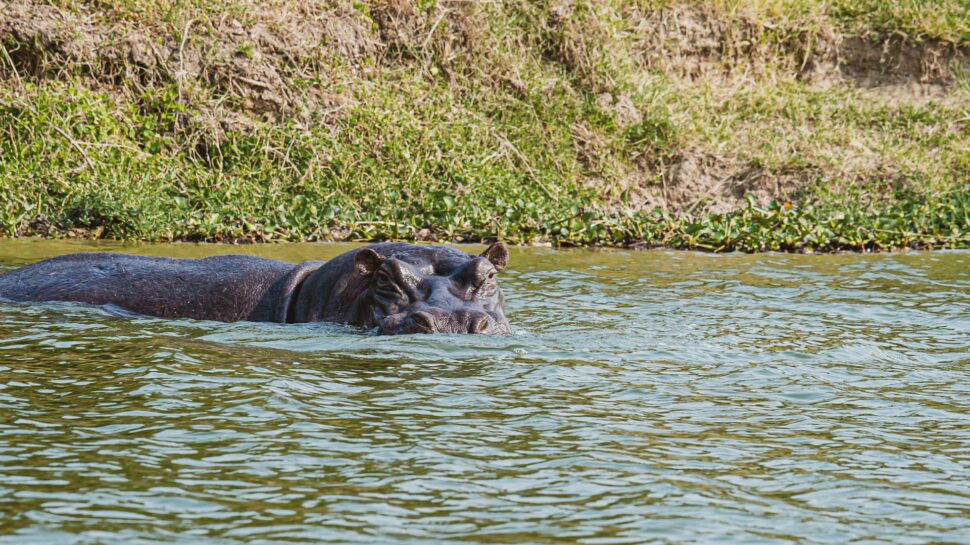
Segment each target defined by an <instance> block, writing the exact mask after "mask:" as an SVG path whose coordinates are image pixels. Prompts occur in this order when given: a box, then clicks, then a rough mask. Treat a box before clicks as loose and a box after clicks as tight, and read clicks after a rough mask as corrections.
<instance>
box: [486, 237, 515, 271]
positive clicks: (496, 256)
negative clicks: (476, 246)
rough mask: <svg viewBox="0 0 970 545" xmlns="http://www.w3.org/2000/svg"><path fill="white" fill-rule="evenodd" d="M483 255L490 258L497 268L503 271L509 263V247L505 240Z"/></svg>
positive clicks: (492, 246) (489, 248)
mask: <svg viewBox="0 0 970 545" xmlns="http://www.w3.org/2000/svg"><path fill="white" fill-rule="evenodd" d="M482 257H484V258H485V259H487V260H489V261H490V262H491V263H492V265H494V266H495V270H497V271H501V270H502V269H504V268H505V267H506V266H507V265H508V264H509V247H508V246H506V245H505V243H504V242H502V241H498V242H496V243H495V244H492V245H491V246H489V247H488V249H486V250H485V251H484V252H482Z"/></svg>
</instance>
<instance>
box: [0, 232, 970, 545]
mask: <svg viewBox="0 0 970 545" xmlns="http://www.w3.org/2000/svg"><path fill="white" fill-rule="evenodd" d="M109 247H110V245H109ZM122 248H123V250H124V251H132V252H137V253H145V254H155V255H176V256H199V255H205V254H209V253H216V252H220V253H226V252H233V251H249V252H254V253H258V254H259V255H264V256H275V257H279V258H281V259H287V260H290V261H299V260H302V259H319V258H329V257H332V256H333V255H336V254H337V253H340V252H342V251H344V250H346V249H348V246H334V245H292V246H281V245H274V246H258V247H251V248H238V247H211V246H209V247H205V246H202V247H200V246H190V245H169V246H130V247H122ZM92 249H105V247H104V246H94V245H90V244H79V243H73V244H67V243H52V242H37V241H3V242H0V264H3V265H8V266H9V265H21V264H24V263H28V262H31V261H35V260H38V259H41V258H43V257H49V256H51V255H55V254H59V253H66V252H70V251H80V250H92ZM503 285H504V286H505V289H506V292H507V298H508V301H509V309H508V315H509V317H510V318H511V320H512V321H513V324H514V325H515V327H516V329H517V332H516V335H514V336H512V337H497V338H489V337H477V336H406V337H377V336H373V335H370V334H366V333H362V332H360V331H357V330H354V329H349V328H345V327H342V326H336V325H329V324H310V325H290V326H284V325H270V324H255V323H237V324H220V323H211V322H193V321H163V320H156V319H148V318H138V317H136V318H131V317H125V316H119V315H118V313H117V312H110V311H104V310H101V309H95V308H89V307H84V306H80V305H73V304H52V305H40V306H26V305H21V304H14V303H0V322H2V323H0V543H3V544H8V543H9V544H25V543H38V544H41V543H43V544H57V543H112V544H114V543H117V544H122V543H125V544H127V543H140V542H152V543H157V542H178V543H195V542H205V543H218V544H235V543H270V542H290V543H311V542H312V543H320V542H339V543H348V542H363V543H374V542H380V543H422V542H423V543H428V542H434V543H447V542H455V543H457V542H462V543H471V542H476V543H478V542H480V543H590V544H606V543H641V542H645V541H653V542H669V543H695V542H697V543H700V542H703V543H710V542H733V543H790V542H800V543H848V542H859V543H875V542H879V543H928V542H950V543H958V542H963V543H966V542H967V540H968V538H967V536H970V521H968V512H970V365H968V364H970V253H966V252H949V253H913V254H891V255H868V256H866V255H841V256H783V255H761V256H747V255H725V256H713V255H704V254H694V253H683V252H659V251H658V252H640V253H636V252H621V251H561V252H557V251H553V250H514V251H513V255H512V264H511V268H510V270H509V271H508V274H505V279H504V283H503Z"/></svg>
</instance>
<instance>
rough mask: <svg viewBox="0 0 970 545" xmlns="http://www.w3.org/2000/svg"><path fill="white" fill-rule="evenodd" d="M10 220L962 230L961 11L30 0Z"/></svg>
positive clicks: (230, 226)
mask: <svg viewBox="0 0 970 545" xmlns="http://www.w3.org/2000/svg"><path fill="white" fill-rule="evenodd" d="M0 43H2V45H3V49H2V50H0V78H2V79H0V229H2V230H3V233H4V234H6V235H7V236H15V235H43V236H93V237H111V238H126V239H145V240H219V241H239V240H306V239H310V240H330V239H359V240H373V239H384V238H393V239H417V240H479V239H483V238H503V239H506V240H509V241H511V242H519V243H529V242H536V241H548V242H553V243H562V244H609V245H648V246H649V245H668V246H675V247H687V248H703V249H709V250H733V249H738V250H745V251H759V250H768V249H782V250H815V251H825V250H840V249H855V250H859V249H889V248H894V247H966V246H970V216H968V214H970V211H968V210H970V88H968V84H967V81H968V79H967V77H968V74H970V5H968V4H967V2H966V1H965V0H952V1H945V0H944V1H940V2H917V1H916V0H910V1H906V2H896V3H893V4H891V5H887V3H884V2H876V1H874V0H873V1H871V2H848V1H841V0H838V1H834V2H817V1H809V0H777V1H764V2H759V3H747V2H746V3H741V2H728V1H706V2H691V3H682V2H661V1H648V0H638V1H633V0H628V1H619V0H616V1H606V2H583V1H560V2H557V1H552V2H526V1H505V2H489V3H477V2H448V1H444V0H442V1H423V2H416V1H409V0H373V1H364V2H342V1H327V2H315V3H310V4H306V3H300V4H299V5H297V4H296V3H292V2H283V1H279V0H276V1H269V2H259V3H257V2H254V1H251V0H222V1H220V2H201V1H175V0H172V1H167V2H148V1H146V0H100V1H80V0H51V1H46V2H39V1H33V2H25V1H19V0H18V1H15V2H13V3H12V4H11V8H10V9H8V10H6V11H4V12H0Z"/></svg>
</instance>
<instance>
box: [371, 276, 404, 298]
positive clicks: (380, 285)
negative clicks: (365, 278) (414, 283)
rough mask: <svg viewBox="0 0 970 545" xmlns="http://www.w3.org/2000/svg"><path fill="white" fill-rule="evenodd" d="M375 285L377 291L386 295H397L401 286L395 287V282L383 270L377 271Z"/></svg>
mask: <svg viewBox="0 0 970 545" xmlns="http://www.w3.org/2000/svg"><path fill="white" fill-rule="evenodd" d="M375 287H376V288H377V291H379V292H381V293H383V294H386V295H398V294H400V293H401V288H399V287H397V284H396V283H395V282H394V280H392V279H391V276H390V275H389V274H387V272H385V271H377V278H376V282H375Z"/></svg>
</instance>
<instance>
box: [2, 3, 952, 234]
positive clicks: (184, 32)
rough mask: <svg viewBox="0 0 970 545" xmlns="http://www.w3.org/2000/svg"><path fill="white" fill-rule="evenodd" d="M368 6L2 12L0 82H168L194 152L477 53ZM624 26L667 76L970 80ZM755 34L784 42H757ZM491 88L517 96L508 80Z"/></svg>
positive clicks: (717, 200)
mask: <svg viewBox="0 0 970 545" xmlns="http://www.w3.org/2000/svg"><path fill="white" fill-rule="evenodd" d="M369 7H370V10H369V12H368V14H366V15H365V14H364V13H363V12H362V11H360V10H358V9H353V8H352V7H349V6H348V5H343V4H336V5H329V4H328V6H326V7H321V6H319V5H314V6H312V7H308V6H306V5H304V4H303V3H298V2H282V3H275V4H273V5H272V6H270V7H267V8H266V9H254V10H253V12H252V13H248V14H247V17H248V18H247V20H246V22H245V24H244V23H243V22H240V21H238V20H236V19H233V18H222V19H220V20H215V21H206V22H205V24H204V25H203V24H202V23H199V22H195V21H187V22H186V23H185V24H184V27H183V28H180V29H178V30H177V31H172V30H171V29H168V28H143V27H139V26H138V25H137V24H136V23H134V22H124V23H120V22H111V23H106V22H103V21H102V20H101V19H99V18H98V17H97V16H96V14H92V13H88V12H80V13H79V12H76V11H68V10H60V9H58V8H56V7H53V6H51V5H48V4H46V3H41V2H31V1H16V2H8V3H7V4H6V5H5V6H4V8H3V10H2V11H0V44H2V45H3V46H4V48H5V49H6V52H7V54H8V55H9V56H5V55H2V52H0V82H2V81H8V82H9V81H17V82H20V81H23V80H35V81H37V80H45V79H65V78H77V79H80V80H81V81H83V82H84V85H87V86H88V87H90V88H91V89H93V90H97V91H100V92H104V93H106V94H108V95H110V96H118V97H122V98H125V99H128V100H132V99H135V100H137V97H138V95H139V94H140V93H141V92H142V91H143V90H144V89H150V88H158V87H168V88H170V89H174V90H175V92H176V93H177V95H178V100H179V101H183V102H185V103H186V104H189V105H191V106H192V108H190V109H189V111H191V112H193V113H192V114H191V116H186V119H184V120H183V121H184V125H185V126H186V127H188V128H190V129H191V130H194V131H196V132H197V133H198V134H199V139H200V141H201V142H202V143H203V144H204V143H205V142H208V141H212V140H218V139H219V138H221V137H222V135H223V134H224V133H225V131H228V130H234V131H243V132H245V131H247V128H248V127H251V126H252V125H253V124H254V123H260V122H269V123H275V122H280V121H284V120H286V121H287V122H296V123H307V124H308V123H310V122H311V121H312V122H314V123H324V124H326V123H328V120H330V121H332V120H335V119H338V118H339V117H340V116H341V115H342V112H343V111H345V110H346V109H347V107H348V106H349V105H351V104H353V102H354V96H353V93H352V92H340V91H330V90H329V89H331V88H332V87H333V86H330V85H327V82H330V81H332V80H334V79H335V78H338V77H339V75H337V74H338V73H339V72H340V71H341V70H350V71H354V72H355V73H357V74H358V75H361V76H362V77H366V76H367V73H368V70H374V69H375V68H374V67H375V66H380V65H381V63H386V62H397V61H399V60H400V61H404V62H406V61H407V60H408V59H417V58H419V57H420V56H421V55H422V51H423V50H424V48H425V47H427V46H429V44H430V46H431V47H434V48H436V51H437V52H438V53H439V54H438V55H437V57H438V58H439V59H441V60H440V63H441V68H442V69H443V70H444V71H445V73H446V74H448V75H451V74H452V73H453V72H456V71H460V70H463V69H467V67H465V66H463V63H462V58H463V55H464V54H465V53H467V52H469V51H473V50H474V49H475V48H476V47H477V39H476V36H475V32H476V25H475V22H474V15H475V9H477V8H476V7H475V5H474V3H470V2H461V1H455V2H442V3H441V4H440V6H439V8H437V11H432V12H421V11H419V10H416V9H415V7H414V5H413V4H412V3H411V2H410V1H409V0H381V1H375V2H371V3H370V6H369ZM575 11H576V10H574V9H573V7H572V2H569V1H560V2H558V3H555V4H554V5H553V7H552V9H551V10H550V20H549V21H548V25H549V26H550V28H551V29H553V30H554V31H557V32H559V34H557V36H558V38H557V39H558V41H557V42H555V43H556V48H557V49H556V50H555V51H552V52H550V54H552V55H553V56H554V57H555V60H557V62H560V63H562V64H563V65H565V66H566V67H567V68H570V67H572V68H573V69H575V70H577V71H580V72H582V67H583V66H584V63H587V62H588V61H589V59H590V58H591V57H592V56H594V55H596V54H608V53H609V52H605V53H604V52H602V51H601V52H596V51H591V50H590V47H591V46H590V45H588V44H587V43H586V42H585V41H583V40H582V39H579V38H577V39H576V40H575V41H573V42H570V41H569V39H570V36H574V37H575V36H582V28H579V27H577V26H576V25H575V24H573V23H571V22H570V21H571V19H570V18H572V17H575V16H576V15H575V13H574V12H575ZM627 15H628V16H629V17H630V20H633V21H637V23H636V24H635V26H634V27H633V28H634V32H635V34H636V37H637V45H638V47H637V53H638V55H639V60H640V62H641V63H642V65H643V67H644V68H645V69H647V70H649V71H653V72H660V73H663V74H666V75H668V76H670V77H672V78H681V79H685V80H695V79H698V78H719V77H723V78H731V79H737V78H742V79H744V78H749V79H758V78H769V77H772V78H773V77H779V75H781V77H794V78H796V79H798V80H801V81H805V82H808V83H809V84H812V85H818V86H827V85H833V84H839V85H850V86H854V87H857V88H860V89H863V90H865V92H867V93H871V94H872V95H873V96H874V97H875V98H877V99H880V100H887V101H893V102H911V103H919V102H922V101H925V100H928V99H934V100H947V98H948V97H949V95H950V93H951V91H952V89H953V87H954V85H955V83H956V81H957V76H958V75H960V74H963V75H970V49H968V48H965V47H956V46H953V45H946V44H941V43H936V42H932V41H929V42H923V43H908V42H905V41H901V40H900V39H897V38H892V39H889V40H887V41H884V42H882V43H872V42H870V41H868V40H866V39H864V38H859V37H851V36H843V35H842V34H840V32H839V31H838V30H837V29H834V28H832V27H831V26H830V25H827V24H826V23H824V22H820V21H810V22H802V23H799V24H802V25H804V26H802V27H795V26H793V27H791V28H783V29H779V28H769V27H766V26H765V25H763V24H762V23H761V22H759V21H756V20H754V19H752V18H749V17H748V16H746V15H745V14H744V13H743V12H741V13H736V14H725V13H720V12H717V11H716V10H714V9H713V8H708V7H699V6H687V5H674V6H671V7H669V8H667V9H663V10H660V11H652V12H639V11H637V10H636V9H635V8H631V10H630V12H629V13H628V14H627ZM809 23H810V24H809ZM792 24H793V25H794V24H795V23H792ZM570 25H572V26H570ZM567 30H568V32H567ZM594 31H595V32H600V31H602V32H605V30H603V29H593V30H592V31H591V32H594ZM570 32H571V33H572V34H570ZM766 33H775V34H776V35H779V36H785V38H784V39H782V40H780V41H779V40H766V39H764V37H765V35H766ZM766 44H774V45H766ZM779 44H780V45H779ZM11 64H12V66H11ZM580 76H582V77H581V78H580V80H581V81H587V80H588V81H587V83H589V86H588V90H589V91H592V92H593V93H594V96H596V99H595V101H596V103H597V104H598V105H599V106H600V107H601V108H602V109H604V110H606V111H611V112H613V113H614V115H615V118H616V121H617V124H618V125H620V126H621V127H626V126H629V125H633V124H635V123H637V122H639V121H640V120H641V118H642V115H641V112H640V111H638V110H637V108H636V106H635V105H634V104H633V102H632V101H631V100H630V99H629V98H628V97H626V96H624V95H619V96H617V95H614V94H612V93H611V92H609V91H608V90H606V91H604V89H602V87H604V86H606V87H608V82H607V83H605V82H603V81H601V80H597V79H596V78H593V75H592V74H589V75H588V76H589V77H587V75H583V74H580ZM503 85H504V87H503V89H504V90H505V91H507V92H512V93H515V94H517V95H523V96H524V93H525V90H524V86H523V84H522V82H521V81H518V80H517V79H516V78H514V77H511V78H509V79H508V81H506V82H504V84H503ZM574 134H576V135H577V137H576V139H577V154H578V157H579V159H580V160H581V161H583V162H584V163H587V162H588V163H590V164H593V163H595V160H596V157H595V153H596V149H597V148H596V135H595V134H592V133H590V132H589V131H587V130H586V129H584V128H583V127H574ZM811 174H812V173H808V172H796V173H790V174H788V173H768V172H766V171H764V170H763V169H760V168H757V167H755V166H753V165H751V164H748V163H746V162H745V161H744V160H742V159H739V158H732V157H723V156H720V155H718V154H715V153H711V152H708V151H705V150H699V149H683V150H680V151H679V152H678V153H677V154H676V155H675V156H673V157H670V158H668V160H667V161H666V162H665V165H664V166H663V167H662V182H663V183H662V184H660V185H659V186H658V185H657V184H656V183H655V177H653V178H651V179H650V180H649V181H648V180H632V183H634V184H637V185H638V186H639V190H640V193H641V194H642V197H643V202H644V204H645V206H648V207H649V206H661V207H664V208H666V209H667V210H668V211H670V212H671V213H673V214H678V215H680V214H698V213H703V212H722V211H726V210H730V209H732V208H735V207H737V206H738V205H739V204H740V203H742V202H743V197H744V195H745V194H748V193H750V194H752V195H754V196H756V197H757V198H759V199H762V200H768V199H772V198H779V197H790V196H792V195H795V194H796V193H797V192H798V190H799V189H800V188H802V187H804V186H805V185H806V184H807V183H808V182H809V181H810V179H811Z"/></svg>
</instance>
